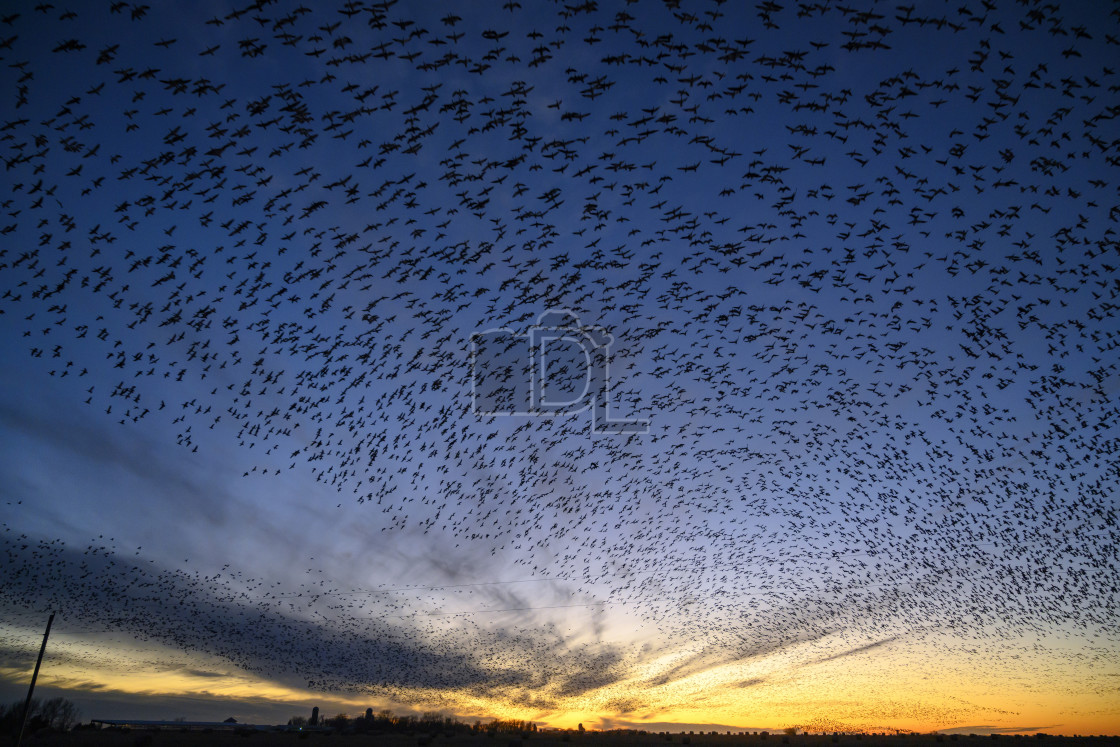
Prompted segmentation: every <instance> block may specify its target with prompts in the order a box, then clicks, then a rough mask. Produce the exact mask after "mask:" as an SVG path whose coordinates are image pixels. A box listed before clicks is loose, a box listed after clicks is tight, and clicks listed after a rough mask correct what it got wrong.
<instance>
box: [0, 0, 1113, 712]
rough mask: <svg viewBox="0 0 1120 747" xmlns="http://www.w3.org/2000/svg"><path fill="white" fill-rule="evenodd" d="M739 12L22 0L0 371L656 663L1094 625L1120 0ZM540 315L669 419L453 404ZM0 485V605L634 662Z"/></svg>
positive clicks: (374, 668)
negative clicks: (517, 582) (602, 426)
mask: <svg viewBox="0 0 1120 747" xmlns="http://www.w3.org/2000/svg"><path fill="white" fill-rule="evenodd" d="M733 5H734V4H731V3H723V2H707V3H674V2H666V3H657V4H655V3H652V2H651V3H634V2H628V3H623V2H617V3H607V2H583V3H579V2H575V1H572V2H543V1H542V2H538V1H536V0H520V1H518V0H510V1H509V2H504V3H502V4H496V3H495V4H480V5H475V4H472V5H469V6H458V5H457V6H454V8H453V9H452V6H447V5H444V4H439V3H429V4H424V3H419V4H417V3H411V2H407V3H406V2H383V3H365V2H356V1H346V2H336V3H334V4H329V3H323V4H320V3H308V4H306V5H304V4H300V3H299V2H287V1H286V0H277V1H276V2H267V1H265V0H258V2H254V3H241V4H239V5H238V6H237V7H236V8H235V9H233V10H231V11H229V12H227V13H224V14H221V15H217V16H213V17H201V16H198V15H197V14H196V11H195V9H193V8H190V9H188V8H185V7H171V6H167V7H164V6H161V5H158V4H152V5H150V6H149V5H143V4H140V3H130V2H120V1H116V0H114V1H113V2H108V3H104V4H94V3H79V4H77V5H71V4H63V3H59V4H51V3H48V2H44V3H40V4H38V5H31V4H30V3H29V4H26V5H25V6H24V7H20V8H15V7H9V8H8V9H7V10H6V11H5V12H4V14H3V17H0V56H2V69H3V70H4V73H3V78H2V81H3V87H2V89H0V96H2V97H3V101H4V102H5V103H4V111H5V113H4V114H3V115H0V120H2V121H0V156H2V159H3V164H4V174H5V179H6V181H7V183H8V185H9V188H8V189H6V190H5V194H4V197H3V202H2V206H0V207H2V215H0V224H2V225H0V234H2V236H3V241H2V244H0V291H2V292H0V320H2V327H3V330H4V336H3V338H2V339H3V340H4V344H5V357H6V359H7V361H8V365H9V366H19V367H21V368H22V369H24V370H25V371H26V375H27V376H29V377H30V376H49V377H55V378H57V379H59V380H65V381H64V382H62V385H63V386H69V387H70V388H71V389H72V391H74V392H75V393H80V399H81V400H84V401H85V403H86V404H87V405H88V406H89V407H90V408H95V409H96V410H98V411H103V413H104V418H105V420H106V421H107V422H112V423H115V424H119V427H123V428H133V427H137V424H139V423H140V422H141V421H145V422H148V421H152V420H156V421H159V422H160V423H166V425H167V427H170V428H172V429H173V430H172V431H171V433H172V434H173V435H172V437H173V438H175V439H176V440H177V441H178V443H180V444H181V445H182V446H183V459H184V460H188V461H189V460H199V463H200V464H201V463H203V461H202V460H204V459H205V458H206V453H207V450H208V449H209V450H214V449H225V448H227V447H229V446H231V445H232V446H235V447H237V449H238V450H239V453H240V454H241V456H242V458H244V459H246V460H248V461H249V462H250V463H251V466H247V468H246V473H247V474H253V473H264V474H267V475H270V476H276V475H282V474H284V472H285V471H286V470H297V471H298V470H304V471H306V470H310V471H311V472H312V473H313V474H314V476H315V477H316V479H317V480H318V481H319V482H320V483H321V485H322V494H321V495H319V496H316V497H315V498H314V500H316V501H323V502H324V504H325V505H327V504H328V502H329V505H330V506H332V507H333V506H334V505H336V504H337V503H338V500H341V499H343V498H345V499H349V497H350V496H352V497H353V500H356V501H357V502H358V503H361V504H362V509H363V510H364V511H366V512H367V513H366V514H365V515H366V516H368V522H369V527H370V532H371V534H380V533H405V532H417V533H420V534H429V535H439V536H446V537H448V538H449V539H448V542H449V544H455V545H459V546H462V547H472V546H483V547H485V548H487V549H488V550H489V551H491V552H493V553H501V554H503V556H508V557H510V558H512V562H513V563H515V564H516V565H517V566H518V567H519V568H520V569H521V571H522V572H523V573H525V574H527V575H528V576H530V577H534V578H535V577H541V578H545V577H547V578H550V579H553V581H552V582H550V583H554V584H560V585H564V588H571V589H577V590H578V591H576V592H574V593H576V594H577V596H576V597H575V599H576V601H578V602H579V603H581V604H582V603H583V602H587V603H588V604H589V605H590V604H599V605H605V606H607V607H617V608H627V609H631V610H634V614H635V615H637V616H640V617H641V618H642V619H643V620H645V621H646V622H648V623H649V624H651V625H653V626H655V627H657V628H658V629H659V630H660V632H661V635H663V636H664V640H666V641H673V640H703V641H704V642H705V645H704V647H703V650H702V651H700V652H699V653H697V654H695V656H694V658H693V659H692V660H689V661H687V662H685V663H682V664H680V665H679V666H678V667H677V668H676V669H674V670H672V671H670V672H667V673H663V674H660V675H657V677H656V678H654V679H655V680H656V681H654V680H651V681H650V682H649V683H647V684H648V685H649V686H650V687H654V686H664V685H666V684H667V683H670V682H671V681H673V680H674V679H675V678H680V677H683V676H686V675H687V674H688V673H690V672H694V671H699V670H700V669H702V668H704V667H707V666H710V665H711V664H712V662H716V661H739V660H745V659H749V658H750V657H756V656H761V655H763V654H765V653H769V652H774V651H778V650H781V648H782V647H783V646H786V645H790V644H792V643H797V642H802V643H803V642H811V641H815V640H822V639H824V638H825V637H828V636H836V635H841V636H845V637H846V638H845V640H849V641H850V644H851V649H850V650H851V651H864V650H867V649H868V647H874V646H875V645H876V644H883V643H884V642H889V641H893V640H896V639H908V640H920V639H924V638H925V637H926V636H931V635H938V636H943V635H946V634H948V635H949V637H950V638H951V639H954V640H960V641H964V642H967V643H969V644H973V643H975V642H976V641H977V640H984V639H986V640H992V641H1003V642H1008V641H1015V640H1017V639H1018V638H1020V637H1021V636H1023V635H1024V634H1026V633H1030V634H1038V635H1042V636H1048V635H1061V636H1065V637H1073V638H1074V639H1078V640H1079V637H1083V638H1084V640H1089V639H1092V638H1093V637H1094V636H1098V635H1104V636H1105V637H1106V638H1107V640H1109V641H1110V642H1111V643H1110V644H1109V645H1110V646H1112V647H1114V646H1115V644H1116V640H1117V626H1116V614H1115V610H1116V609H1117V608H1118V607H1120V605H1118V603H1117V566H1116V562H1117V524H1116V490H1117V484H1118V476H1120V473H1118V464H1120V450H1118V448H1117V445H1118V437H1120V429H1118V426H1117V423H1120V407H1118V405H1120V397H1118V392H1120V355H1118V352H1117V351H1118V350H1120V323H1118V321H1117V312H1118V309H1120V306H1118V304H1120V301H1118V299H1120V271H1118V267H1120V251H1118V243H1117V221H1118V219H1120V199H1118V196H1120V162H1118V159H1120V147H1118V146H1120V139H1118V137H1117V130H1116V127H1115V119H1116V118H1117V115H1118V113H1120V95H1118V92H1120V76H1118V75H1117V73H1116V67H1117V61H1118V60H1120V56H1118V52H1120V41H1118V38H1120V14H1118V12H1117V11H1116V10H1115V9H1113V10H1111V11H1110V10H1109V8H1108V7H1107V6H1106V5H1105V4H1088V3H1086V4H1079V5H1077V6H1076V7H1073V6H1069V5H1059V4H1055V3H1046V2H1021V3H1017V4H1014V5H1011V4H997V3H993V2H983V3H981V4H976V5H973V4H962V5H959V6H956V7H950V6H948V5H945V6H940V5H939V6H937V7H936V9H933V8H930V7H929V6H928V5H927V4H923V3H910V4H906V3H904V2H898V3H893V4H868V3H850V4H848V3H833V2H796V3H794V2H778V1H776V0H764V1H763V2H759V3H754V4H752V5H751V7H750V8H749V9H748V8H747V6H735V7H733ZM852 6H861V7H852ZM449 9H451V10H449ZM1110 123H1112V124H1110ZM550 310H564V311H567V312H569V313H571V314H574V315H576V317H577V318H578V320H579V324H581V325H585V326H586V327H587V328H590V327H599V328H602V329H604V330H607V331H608V332H609V333H610V334H611V335H612V336H613V339H614V342H613V344H612V348H611V350H610V369H609V383H610V398H611V403H610V405H611V408H612V411H613V412H614V413H616V414H617V415H618V416H619V417H623V418H634V419H641V420H644V421H648V423H649V428H648V432H646V433H631V434H596V433H592V432H591V429H590V418H589V417H588V416H587V415H586V414H575V415H559V416H555V417H548V418H545V417H534V416H512V417H505V416H495V415H489V414H485V413H479V412H477V411H476V409H475V408H474V407H473V406H472V399H471V392H472V383H474V382H472V376H476V375H478V372H477V371H475V372H473V373H472V367H471V360H470V349H471V339H472V335H473V334H475V333H477V332H483V331H486V330H492V329H499V328H504V329H508V330H510V331H511V333H512V334H514V335H523V334H525V333H526V331H527V330H528V328H529V327H530V326H531V325H532V324H533V323H534V322H535V320H537V319H538V317H539V315H540V314H541V313H542V312H546V311H550ZM511 371H513V373H514V374H515V375H520V374H522V373H525V371H524V370H522V369H520V368H518V367H517V366H512V367H511ZM485 373H486V372H485V371H484V372H483V374H485ZM567 373H569V374H570V373H572V372H571V371H569V372H567ZM335 495H337V496H341V497H342V498H339V499H338V500H336V499H335V498H333V497H332V496H335ZM9 513H10V516H11V518H10V519H9V520H8V524H7V526H6V532H5V553H4V558H3V561H2V563H3V567H4V575H5V583H4V585H3V590H2V591H0V598H3V599H4V600H5V606H7V607H9V608H28V609H36V610H43V609H46V608H48V607H51V606H54V605H58V604H60V603H63V602H65V604H67V605H69V606H70V608H71V609H76V610H77V611H78V615H77V616H78V618H79V619H82V620H85V621H88V622H89V624H90V625H93V626H97V625H104V626H109V627H112V628H113V629H117V630H121V631H124V632H129V633H135V634H137V635H154V636H155V637H157V638H159V639H160V640H163V641H165V642H170V643H173V644H175V645H180V646H182V647H183V648H184V649H187V650H205V651H208V652H211V653H215V654H218V655H220V656H223V657H226V658H228V659H229V660H230V661H232V662H235V663H237V664H240V665H243V666H246V667H248V668H250V669H253V670H255V671H262V672H268V673H270V674H272V675H275V676H279V677H290V678H293V681H294V680H295V679H299V680H300V681H301V682H303V681H304V680H310V681H311V682H312V684H314V686H316V687H323V688H328V689H329V688H338V689H347V688H355V687H357V688H366V689H367V690H368V691H370V692H381V693H396V694H397V695H399V696H400V697H405V695H402V693H408V692H412V691H413V690H412V689H413V688H417V687H420V686H421V685H424V686H432V687H444V688H467V689H470V688H482V689H486V688H490V689H489V690H487V692H498V691H501V692H512V691H517V692H521V693H527V692H534V691H535V692H537V693H538V694H537V695H534V696H532V697H530V696H527V695H525V696H523V697H524V698H525V700H524V701H523V702H522V703H521V704H522V705H525V706H526V707H530V706H533V707H540V708H547V707H551V706H554V705H555V703H557V702H560V701H561V700H562V699H563V698H564V697H575V696H577V695H582V694H585V693H588V692H593V691H595V690H596V688H600V687H602V686H603V685H605V684H610V683H612V682H616V681H619V680H622V679H624V678H625V677H626V676H628V675H627V673H628V672H630V671H631V669H630V667H631V665H632V664H633V662H634V660H635V657H636V656H638V654H637V653H635V652H633V651H629V650H627V649H626V648H625V647H623V646H612V645H607V644H603V645H601V646H598V647H595V646H587V647H582V648H568V647H566V646H565V644H564V638H563V635H562V634H561V633H560V632H559V631H558V630H556V629H553V628H552V627H551V626H550V625H548V624H543V623H540V622H539V620H538V621H537V622H534V623H533V624H532V625H529V624H526V625H525V626H523V627H521V628H512V629H510V628H504V627H501V626H496V625H494V624H493V623H492V621H491V620H490V619H489V618H487V619H486V620H483V619H481V618H480V617H479V616H477V615H476V616H471V615H462V616H458V617H455V618H454V622H453V623H449V622H446V621H436V620H435V619H434V618H433V617H431V616H425V615H424V614H422V613H421V612H420V611H418V610H417V609H416V608H414V607H412V608H410V606H409V605H410V604H411V603H410V602H409V601H408V600H407V599H406V598H401V599H400V600H398V601H399V605H400V606H399V607H397V608H394V607H392V606H391V605H388V604H387V601H386V600H387V599H388V598H392V595H389V596H388V597H387V596H385V595H376V594H374V595H369V596H367V597H361V596H353V595H347V594H345V593H343V592H347V591H348V590H347V589H342V588H332V587H331V586H330V584H329V582H328V583H327V585H326V586H324V585H322V584H319V585H317V586H307V587H300V588H298V589H294V590H293V589H288V590H287V591H286V592H281V591H278V590H277V589H276V588H274V587H273V586H271V585H270V584H269V583H266V582H265V581H254V582H252V583H248V582H244V580H243V579H238V577H237V576H236V574H234V575H233V576H230V577H227V578H232V579H234V580H218V579H215V578H208V577H206V578H204V577H193V578H192V577H191V576H190V575H189V574H186V573H184V572H181V571H179V570H175V569H169V570H165V571H162V572H160V571H156V570H152V569H151V568H150V567H149V568H145V566H144V565H143V564H140V563H132V562H129V561H126V560H124V557H126V556H121V555H120V554H119V552H118V551H117V550H116V549H115V548H112V547H110V546H109V545H106V544H105V543H94V545H91V547H90V548H87V553H86V555H85V557H82V555H81V554H80V553H78V552H77V551H74V550H72V549H69V548H67V547H65V546H64V545H63V544H62V543H60V542H58V541H57V539H55V538H39V537H33V536H28V535H26V534H22V533H21V530H20V528H19V526H18V525H19V520H18V511H16V510H14V509H13V507H12V505H11V504H9ZM107 548H108V549H107ZM604 588H605V589H606V590H605V591H604V590H603V589H604ZM592 590H594V593H593V591H592ZM168 598H170V599H175V600H177V602H176V604H172V605H168V604H166V603H165V602H166V600H167V599H168ZM496 598H497V596H496ZM508 602H509V603H510V604H523V603H526V602H525V598H524V597H518V596H516V595H513V596H511V597H510V598H509V600H508ZM528 604H529V605H531V604H532V602H531V601H530V602H528ZM592 609H594V608H592ZM387 612H391V613H392V615H395V616H396V617H394V618H392V619H390V617H389V616H386V613H387ZM398 613H399V614H398ZM591 614H594V613H591ZM418 630H422V631H424V632H423V634H420V633H418V632H417V631H418ZM954 637H955V638H954ZM340 641H343V643H342V644H340V643H339V642H340ZM993 645H994V644H993ZM884 648H886V646H884ZM355 651H360V652H361V655H360V656H355V655H354V652H355ZM296 672H298V673H299V675H298V676H297V675H296V674H294V673H296ZM304 684H307V683H306V682H304ZM549 688H551V689H549ZM645 697H646V696H644V695H642V694H641V693H638V694H636V695H635V697H634V699H632V700H625V701H612V703H613V707H614V708H615V709H616V710H618V711H620V712H632V711H636V710H639V709H641V708H645V707H648V706H649V705H650V704H649V703H648V702H646V700H645Z"/></svg>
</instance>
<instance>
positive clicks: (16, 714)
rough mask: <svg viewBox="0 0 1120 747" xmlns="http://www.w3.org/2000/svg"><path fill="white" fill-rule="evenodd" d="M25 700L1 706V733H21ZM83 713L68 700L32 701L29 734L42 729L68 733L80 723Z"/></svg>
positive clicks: (28, 717) (29, 715)
mask: <svg viewBox="0 0 1120 747" xmlns="http://www.w3.org/2000/svg"><path fill="white" fill-rule="evenodd" d="M23 704H24V701H23V700H17V701H16V702H14V703H9V704H8V705H7V706H0V733H3V734H7V733H10V734H15V733H16V732H18V731H19V724H20V720H21V719H22V718H23ZM80 715H81V711H79V710H78V707H77V706H75V705H74V704H73V703H72V702H70V701H69V700H67V699H66V698H51V699H50V700H47V701H40V700H39V699H38V698H33V699H32V700H31V709H30V713H28V716H27V727H26V732H27V733H29V734H30V733H34V732H37V731H41V730H42V729H55V730H57V731H67V730H68V729H70V728H71V727H72V726H74V724H76V723H78V717H79V716H80Z"/></svg>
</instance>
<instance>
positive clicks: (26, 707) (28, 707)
mask: <svg viewBox="0 0 1120 747" xmlns="http://www.w3.org/2000/svg"><path fill="white" fill-rule="evenodd" d="M53 622H54V613H53V612H52V613H51V616H50V617H49V618H47V632H46V633H43V645H42V646H40V647H39V658H38V659H36V660H35V672H34V673H33V674H32V675H31V687H29V688H27V702H26V703H24V704H23V718H22V719H20V722H19V737H17V738H16V747H19V746H20V743H21V742H23V729H24V727H25V726H27V712H28V711H30V710H31V695H32V693H34V692H35V680H37V679H39V665H41V664H42V663H43V652H44V651H46V650H47V638H49V637H50V634H51V623H53Z"/></svg>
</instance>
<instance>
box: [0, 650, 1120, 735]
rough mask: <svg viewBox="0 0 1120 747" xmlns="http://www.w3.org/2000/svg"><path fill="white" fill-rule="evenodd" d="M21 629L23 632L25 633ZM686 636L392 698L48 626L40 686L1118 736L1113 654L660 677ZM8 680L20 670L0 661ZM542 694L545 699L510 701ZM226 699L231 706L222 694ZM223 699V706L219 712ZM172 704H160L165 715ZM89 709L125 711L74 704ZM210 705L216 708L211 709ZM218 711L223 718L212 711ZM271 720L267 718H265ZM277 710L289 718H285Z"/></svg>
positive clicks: (612, 720) (540, 714) (788, 666)
mask: <svg viewBox="0 0 1120 747" xmlns="http://www.w3.org/2000/svg"><path fill="white" fill-rule="evenodd" d="M25 640H26V639H25ZM695 648H696V647H692V648H689V647H682V648H681V649H679V650H677V651H675V652H671V653H664V654H661V655H660V656H658V657H655V658H650V659H649V660H647V661H644V662H642V663H641V664H640V665H639V666H635V667H633V669H632V671H631V672H630V673H629V675H628V676H626V677H625V678H623V679H621V680H619V681H617V682H615V683H613V684H611V685H608V686H604V687H599V688H596V689H593V690H590V691H588V692H585V693H583V694H581V695H579V696H564V695H562V694H560V686H559V685H558V684H557V683H549V684H547V685H546V686H545V687H544V688H541V689H539V690H537V691H534V692H531V693H530V692H523V691H521V692H508V693H497V692H496V693H494V694H491V695H487V696H480V695H478V694H472V693H470V692H466V691H456V690H424V689H409V690H403V691H398V693H397V695H398V698H397V699H395V700H394V701H387V700H384V699H382V700H378V699H375V698H369V697H363V696H361V695H360V694H354V695H348V694H340V693H317V692H313V691H309V690H305V689H300V688H296V687H292V686H289V685H285V684H283V683H280V682H277V681H273V680H269V679H268V678H264V677H259V676H256V675H254V674H252V673H248V672H245V671H242V670H239V669H237V668H236V667H233V666H231V665H230V664H229V663H228V662H224V661H222V660H221V659H218V658H216V657H206V656H201V655H187V654H184V653H183V652H178V651H173V650H170V649H167V648H164V647H161V646H158V645H153V644H143V645H136V644H128V645H124V644H120V643H116V644H112V645H106V644H104V643H101V644H98V645H96V646H95V645H93V644H92V643H91V640H90V639H89V638H88V637H87V638H83V637H81V636H71V635H65V634H61V635H59V636H58V637H57V638H54V637H52V639H51V646H50V655H49V656H48V657H47V659H46V660H45V662H44V667H43V670H42V672H41V673H40V678H39V686H40V687H53V688H59V689H62V690H68V691H70V692H72V693H73V694H74V695H75V696H81V695H82V694H83V693H88V694H101V695H104V694H107V693H113V694H118V695H119V696H121V697H122V698H130V697H131V698H144V699H148V700H150V701H151V702H152V703H153V704H154V703H158V702H159V701H160V700H161V699H167V698H194V699H201V700H205V701H213V702H214V707H215V708H217V707H218V704H219V703H220V704H221V707H222V708H223V709H224V710H230V709H231V708H232V709H234V710H236V709H237V707H238V705H239V704H242V705H243V706H244V709H245V710H248V711H251V712H253V713H260V714H266V713H285V712H286V713H288V714H289V715H299V714H303V713H304V712H305V711H306V712H309V710H310V706H311V705H318V706H319V707H320V711H321V713H323V715H324V716H333V715H335V714H337V713H340V712H341V713H348V714H350V715H351V716H354V715H359V714H361V713H362V712H364V710H365V708H366V707H367V706H368V707H372V708H373V709H374V711H379V710H381V709H383V708H388V709H389V710H392V711H394V712H395V713H398V714H402V713H406V712H410V711H411V712H415V713H420V712H425V711H439V712H441V713H444V714H446V715H454V716H456V717H459V718H461V719H463V720H466V721H474V720H475V719H481V720H483V721H486V720H488V719H490V718H502V719H519V720H527V721H533V722H535V723H537V724H538V725H540V726H546V727H555V728H575V727H576V726H577V724H579V723H583V724H584V725H585V727H587V728H601V729H609V728H634V729H641V728H645V727H644V726H643V725H646V724H648V725H650V726H649V728H651V729H654V730H658V731H660V730H664V729H667V728H668V729H670V730H671V729H672V727H671V726H666V725H667V724H681V725H682V726H681V728H682V729H685V730H687V729H690V728H693V727H695V728H700V727H702V726H703V725H710V726H711V727H712V728H718V727H719V726H723V727H725V728H730V729H736V728H738V729H748V730H753V729H772V730H777V729H782V728H786V727H789V726H796V727H799V728H800V729H808V730H810V731H836V730H862V731H870V732H875V731H891V730H895V729H899V730H908V731H916V732H930V731H938V730H940V731H947V730H953V729H965V730H967V729H969V728H975V729H976V730H1005V729H1006V730H1009V731H1010V732H1013V731H1016V730H1019V731H1022V732H1025V733H1033V732H1038V731H1041V732H1047V733H1052V734H1117V733H1120V706H1118V705H1117V703H1116V701H1115V699H1114V698H1109V697H1108V692H1107V690H1105V689H1104V688H1103V686H1102V684H1101V683H1102V681H1108V680H1109V679H1110V678H1114V677H1116V676H1117V674H1118V672H1117V671H1116V670H1117V667H1116V665H1114V664H1113V665H1111V669H1109V667H1108V665H1105V666H1102V667H1100V668H1098V670H1097V671H1096V674H1092V673H1091V672H1090V671H1089V670H1088V669H1086V668H1085V667H1084V662H1080V663H1077V662H1075V661H1073V660H1070V661H1066V662H1064V663H1062V662H1060V661H1059V660H1058V659H1057V658H1054V659H1051V660H1048V661H1047V662H1046V677H1045V679H1042V678H1040V677H1039V676H1038V671H1037V670H1035V671H1033V672H1030V671H1023V670H1021V669H1017V666H1018V664H1017V662H1016V660H1014V659H1013V658H1008V659H1006V660H1002V661H997V660H995V659H993V658H991V656H990V655H984V654H980V653H976V654H963V655H962V654H946V653H945V651H946V649H944V648H941V649H939V648H938V646H936V645H933V644H920V645H910V644H904V643H902V642H900V641H894V642H892V643H889V644H887V645H884V646H882V647H880V648H877V649H875V650H873V651H866V652H860V653H854V654H851V655H847V656H838V657H835V658H831V659H829V660H826V661H820V660H819V659H820V655H819V654H820V650H819V646H811V645H808V644H802V645H799V646H796V647H793V648H792V649H789V650H786V651H784V652H783V653H782V654H781V655H772V656H762V657H758V658H754V659H750V660H744V661H739V662H731V663H719V662H713V663H712V664H711V665H704V664H703V663H701V664H698V665H695V666H694V667H693V671H690V672H688V673H684V674H681V675H680V676H677V677H674V678H671V679H668V680H667V681H662V679H664V677H663V675H665V673H666V672H669V671H671V670H673V669H674V667H679V666H680V664H681V662H682V661H686V660H690V657H691V661H693V662H695V661H696V659H695V654H696V650H695ZM0 677H3V679H5V680H7V681H8V682H21V683H26V682H27V681H28V680H29V673H26V672H22V671H16V670H14V669H12V668H3V669H0ZM534 701H535V702H538V703H549V704H550V705H551V707H550V708H548V709H542V708H536V709H534V708H532V707H531V706H526V705H518V704H519V703H522V704H524V703H531V702H534ZM227 704H228V705H227ZM224 710H223V711H222V713H224ZM177 715H180V714H176V713H172V712H169V713H168V714H167V716H166V717H167V718H173V717H175V716H177ZM84 716H85V717H86V718H91V717H100V718H112V717H130V714H123V713H114V714H103V713H97V714H84ZM216 716H217V714H215V717H216ZM223 717H224V716H223ZM277 718H279V717H274V718H273V719H272V720H276V719H277ZM285 718H286V717H285Z"/></svg>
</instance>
